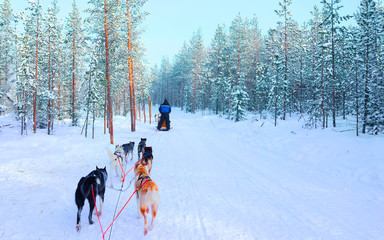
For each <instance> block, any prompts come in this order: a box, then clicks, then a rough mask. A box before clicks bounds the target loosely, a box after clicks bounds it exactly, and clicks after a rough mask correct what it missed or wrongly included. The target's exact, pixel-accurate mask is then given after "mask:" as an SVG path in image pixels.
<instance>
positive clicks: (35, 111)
mask: <svg viewBox="0 0 384 240" xmlns="http://www.w3.org/2000/svg"><path fill="white" fill-rule="evenodd" d="M39 5H40V1H37V8H38V7H39ZM38 60H39V15H37V24H36V69H35V85H36V86H35V95H34V98H33V133H36V121H37V119H36V115H37V86H38V82H37V76H38V75H37V74H38Z"/></svg>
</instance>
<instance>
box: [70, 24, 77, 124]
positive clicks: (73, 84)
mask: <svg viewBox="0 0 384 240" xmlns="http://www.w3.org/2000/svg"><path fill="white" fill-rule="evenodd" d="M72 31H73V38H72V114H71V115H72V126H75V125H76V119H75V117H76V116H75V89H76V88H75V87H76V86H75V81H76V79H75V70H76V32H75V22H73V26H72Z"/></svg>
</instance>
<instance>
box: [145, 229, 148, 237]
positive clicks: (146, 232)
mask: <svg viewBox="0 0 384 240" xmlns="http://www.w3.org/2000/svg"><path fill="white" fill-rule="evenodd" d="M147 234H148V228H144V236H146V235H147Z"/></svg>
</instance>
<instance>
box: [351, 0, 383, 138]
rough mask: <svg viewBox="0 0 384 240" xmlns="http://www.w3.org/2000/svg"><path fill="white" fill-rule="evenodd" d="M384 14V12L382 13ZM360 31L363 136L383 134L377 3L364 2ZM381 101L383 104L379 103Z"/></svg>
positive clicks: (380, 30)
mask: <svg viewBox="0 0 384 240" xmlns="http://www.w3.org/2000/svg"><path fill="white" fill-rule="evenodd" d="M381 13H382V12H381ZM356 20H357V23H358V25H359V30H360V34H359V35H360V39H361V40H360V44H359V51H358V52H359V56H360V58H361V59H362V62H363V63H362V64H363V68H362V70H363V71H362V72H363V76H362V79H363V81H364V105H363V126H362V133H366V132H369V133H373V134H377V133H378V132H380V131H383V122H384V121H383V116H384V114H383V113H384V112H383V108H382V105H381V106H380V104H382V103H383V102H382V96H380V95H379V94H380V93H383V91H382V90H381V89H380V86H382V81H383V78H382V74H380V68H381V69H382V67H380V66H379V65H378V64H379V61H378V60H379V56H378V53H379V52H380V49H379V48H378V46H380V42H382V41H383V40H382V39H383V30H382V29H383V18H382V15H381V16H380V12H379V11H378V8H377V4H376V2H375V1H374V0H362V1H361V3H360V7H359V12H358V14H357V16H356ZM380 101H381V103H380Z"/></svg>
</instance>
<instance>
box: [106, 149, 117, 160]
mask: <svg viewBox="0 0 384 240" xmlns="http://www.w3.org/2000/svg"><path fill="white" fill-rule="evenodd" d="M107 152H108V156H109V158H110V159H111V160H114V159H115V156H114V155H113V153H112V151H111V150H110V149H108V148H107Z"/></svg>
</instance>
